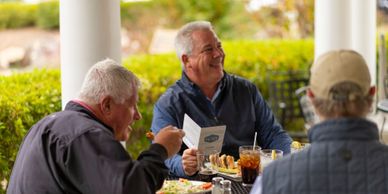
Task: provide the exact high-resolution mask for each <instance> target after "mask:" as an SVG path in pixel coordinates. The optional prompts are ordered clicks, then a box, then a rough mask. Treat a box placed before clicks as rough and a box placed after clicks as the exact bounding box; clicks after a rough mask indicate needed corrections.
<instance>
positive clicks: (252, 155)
mask: <svg viewBox="0 0 388 194" xmlns="http://www.w3.org/2000/svg"><path fill="white" fill-rule="evenodd" d="M260 150H261V148H260V147H259V146H252V145H249V146H240V147H239V153H240V161H239V164H240V167H241V178H242V184H243V186H252V185H253V183H254V182H255V180H256V177H257V176H259V171H260Z"/></svg>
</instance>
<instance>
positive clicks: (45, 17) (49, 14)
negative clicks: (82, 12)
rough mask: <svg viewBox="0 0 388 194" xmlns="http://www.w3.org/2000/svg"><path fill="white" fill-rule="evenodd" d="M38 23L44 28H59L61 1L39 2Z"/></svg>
mask: <svg viewBox="0 0 388 194" xmlns="http://www.w3.org/2000/svg"><path fill="white" fill-rule="evenodd" d="M36 24H37V25H38V27H40V28H43V29H58V28H59V1H49V2H44V3H39V4H38V8H37V10H36Z"/></svg>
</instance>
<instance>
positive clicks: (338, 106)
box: [251, 50, 388, 194]
mask: <svg viewBox="0 0 388 194" xmlns="http://www.w3.org/2000/svg"><path fill="white" fill-rule="evenodd" d="M375 91H376V90H375V87H374V86H371V76H370V73H369V69H368V66H367V64H366V62H365V60H364V58H363V57H362V56H361V55H360V54H358V53H357V52H355V51H352V50H333V51H329V52H327V53H325V54H323V55H321V56H320V57H318V58H317V60H316V61H315V63H314V64H313V66H312V68H311V77H310V86H309V89H308V91H307V95H308V97H309V98H310V101H311V103H312V105H313V107H314V109H315V112H316V114H317V115H318V116H319V118H320V122H319V123H317V124H316V125H314V126H313V127H312V128H310V130H309V132H308V138H309V141H310V143H311V145H310V146H309V147H308V148H306V149H304V150H302V151H300V152H297V153H295V154H291V155H289V156H286V157H284V158H282V159H280V160H276V161H274V162H272V163H271V164H270V165H269V166H268V167H267V168H266V169H264V172H263V176H262V178H261V179H258V182H256V183H255V184H258V185H261V186H262V190H260V191H259V192H257V191H258V189H255V188H254V189H253V190H252V192H251V193H260V192H263V193H266V194H271V193H326V194H333V193H338V194H339V193H341V194H346V193H349V194H350V193H364V194H372V193H373V194H376V193H388V187H387V183H388V170H387V169H388V146H387V145H384V144H382V143H380V142H379V135H378V128H377V125H376V124H375V123H373V122H371V121H370V120H368V119H366V116H367V114H368V113H369V112H370V110H371V108H372V104H373V96H374V94H375Z"/></svg>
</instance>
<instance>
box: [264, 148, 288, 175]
mask: <svg viewBox="0 0 388 194" xmlns="http://www.w3.org/2000/svg"><path fill="white" fill-rule="evenodd" d="M281 157H283V151H282V150H277V149H263V150H261V151H260V159H261V166H260V172H263V169H264V168H265V167H266V166H268V164H269V163H271V162H272V161H274V160H276V159H278V158H281Z"/></svg>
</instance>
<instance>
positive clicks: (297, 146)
mask: <svg viewBox="0 0 388 194" xmlns="http://www.w3.org/2000/svg"><path fill="white" fill-rule="evenodd" d="M291 147H292V148H295V149H300V148H302V145H301V144H300V142H299V141H293V142H292V143H291Z"/></svg>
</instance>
